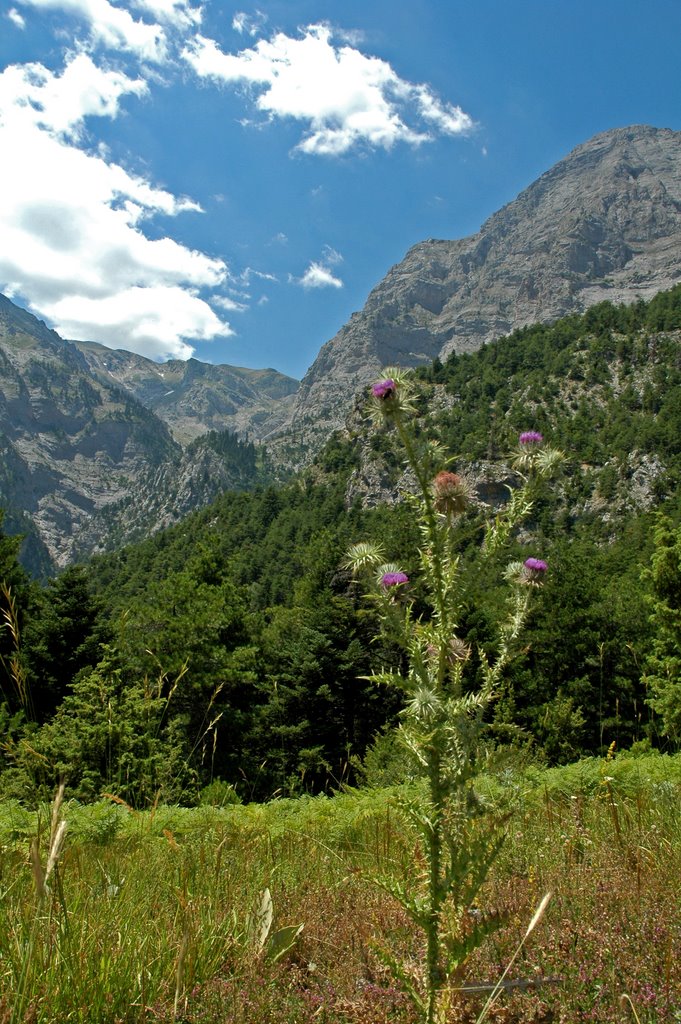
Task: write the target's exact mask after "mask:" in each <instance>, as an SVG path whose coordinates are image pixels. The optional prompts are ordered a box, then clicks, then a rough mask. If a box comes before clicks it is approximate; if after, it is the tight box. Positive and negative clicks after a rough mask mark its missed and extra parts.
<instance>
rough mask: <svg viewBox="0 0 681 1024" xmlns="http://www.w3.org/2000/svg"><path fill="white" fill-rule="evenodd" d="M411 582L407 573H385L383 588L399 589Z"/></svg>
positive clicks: (382, 582) (382, 580) (382, 577)
mask: <svg viewBox="0 0 681 1024" xmlns="http://www.w3.org/2000/svg"><path fill="white" fill-rule="evenodd" d="M408 582H409V577H408V576H407V574H406V572H384V573H383V575H382V576H381V586H382V587H399V586H401V585H402V584H404V583H408Z"/></svg>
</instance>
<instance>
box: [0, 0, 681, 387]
mask: <svg viewBox="0 0 681 1024" xmlns="http://www.w3.org/2000/svg"><path fill="white" fill-rule="evenodd" d="M679 39H681V3H679V2H678V0H647V2H646V3H645V4H644V3H643V2H641V0H637V2H634V0H562V2H556V0H522V2H521V0H476V2H475V3H472V2H471V0H467V2H458V0H391V2H387V0H385V2H384V0H373V2H372V0H363V2H358V0H343V2H342V3H339V2H336V3H331V2H325V0H316V2H308V0H285V2H284V0H276V2H267V0H263V2H261V3H258V4H257V5H255V6H251V5H248V4H239V3H236V4H231V3H225V2H218V0H206V2H205V3H203V4H199V3H196V2H194V0H116V2H114V0H11V2H10V3H7V2H5V0H2V2H0V156H1V159H0V291H3V292H4V293H5V294H8V295H10V297H12V298H13V299H14V301H16V302H17V303H19V304H20V305H24V306H26V307H27V308H29V309H30V310H31V311H32V312H33V313H35V314H36V315H38V316H40V317H41V318H42V319H44V320H46V321H47V323H48V324H49V325H50V326H54V327H55V328H56V329H57V330H58V331H59V332H60V333H61V334H62V335H63V336H64V337H67V338H79V339H90V340H95V341H100V342H102V343H104V344H107V345H111V346H112V347H114V348H127V349H130V350H132V351H137V352H140V353H141V354H143V355H146V356H149V357H151V358H154V359H164V358H171V357H174V358H187V357H188V356H190V355H191V354H194V355H196V356H197V357H198V358H199V359H203V360H206V361H209V362H224V363H232V364H236V365H241V366H251V367H262V366H273V367H275V368H276V369H279V370H281V371H282V372H285V373H289V374H291V375H292V376H295V377H302V375H303V374H304V373H305V371H306V369H307V368H308V367H309V365H310V364H311V363H312V361H313V360H314V358H315V356H316V354H317V352H318V351H319V348H320V347H321V345H322V344H323V343H324V342H325V341H327V340H328V339H329V338H331V337H332V336H333V335H334V334H335V333H336V331H337V330H338V329H339V328H340V327H341V326H342V325H343V324H344V323H345V322H346V321H347V320H348V319H349V317H350V315H351V313H352V312H353V311H354V310H358V309H361V307H362V306H363V304H364V302H365V300H366V297H367V295H368V293H369V291H370V290H371V288H372V287H373V286H374V285H375V284H377V283H378V281H379V280H380V279H381V278H382V277H383V275H384V274H385V273H386V272H387V270H388V269H389V268H390V267H391V266H392V265H393V264H394V263H397V262H398V261H399V260H401V259H402V257H403V256H404V254H405V252H406V251H407V249H408V248H409V247H410V246H411V245H413V244H415V243H416V242H419V241H422V240H423V239H426V238H460V237H463V236H465V235H468V234H471V233H473V232H475V231H476V230H477V229H478V228H479V227H480V225H481V224H482V223H483V221H484V220H485V219H486V218H487V217H488V216H490V214H492V213H493V212H494V211H495V210H497V209H498V208H499V207H501V206H502V205H504V204H505V203H507V202H509V201H511V200H512V199H513V198H515V196H516V195H517V194H518V192H519V191H521V190H522V189H523V188H525V187H526V186H527V185H529V184H530V183H531V182H532V181H533V180H534V179H535V178H537V177H538V176H539V175H540V174H541V173H542V172H543V171H545V170H547V169H548V168H549V167H550V166H551V165H552V164H553V163H555V162H556V161H557V160H559V159H561V158H562V157H563V156H565V155H566V154H567V153H568V152H569V151H570V150H571V149H572V148H573V147H574V146H576V145H578V144H579V143H581V142H584V141H586V140H587V139H588V138H590V137H591V136H592V135H594V134H596V133H597V132H600V131H604V130H606V129H609V128H615V127H621V126H624V125H628V124H652V125H655V126H657V127H666V128H673V129H676V130H680V129H681V89H680V88H679V55H678V45H679Z"/></svg>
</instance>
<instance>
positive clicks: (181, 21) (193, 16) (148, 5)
mask: <svg viewBox="0 0 681 1024" xmlns="http://www.w3.org/2000/svg"><path fill="white" fill-rule="evenodd" d="M133 4H134V6H135V7H137V8H139V9H140V10H142V11H148V12H149V14H151V15H153V17H154V18H157V19H158V20H159V21H164V22H166V23H167V24H168V25H172V26H173V27H175V28H178V29H191V28H193V27H195V26H196V25H200V24H201V17H202V12H201V8H200V7H193V6H192V5H191V4H190V3H187V0H133Z"/></svg>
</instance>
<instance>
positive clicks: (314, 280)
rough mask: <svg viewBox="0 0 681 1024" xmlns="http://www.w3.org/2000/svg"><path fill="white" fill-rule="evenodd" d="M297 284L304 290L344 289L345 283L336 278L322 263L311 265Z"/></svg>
mask: <svg viewBox="0 0 681 1024" xmlns="http://www.w3.org/2000/svg"><path fill="white" fill-rule="evenodd" d="M297 284H300V285H302V286H303V288H342V287H343V282H342V281H341V279H340V278H339V277H334V275H333V274H332V273H331V271H330V270H329V268H328V267H325V266H324V265H323V264H322V263H315V262H312V263H310V266H309V267H308V268H307V270H306V271H305V273H304V274H303V276H302V277H301V278H299V279H298V281H297Z"/></svg>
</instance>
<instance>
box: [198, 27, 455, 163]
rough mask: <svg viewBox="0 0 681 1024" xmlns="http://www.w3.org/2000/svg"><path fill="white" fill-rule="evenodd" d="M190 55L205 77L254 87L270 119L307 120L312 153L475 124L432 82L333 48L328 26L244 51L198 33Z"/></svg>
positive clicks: (304, 143)
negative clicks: (413, 79) (415, 82)
mask: <svg viewBox="0 0 681 1024" xmlns="http://www.w3.org/2000/svg"><path fill="white" fill-rule="evenodd" d="M183 56H184V58H185V60H186V61H187V62H188V63H189V64H190V65H191V67H193V69H194V71H195V72H196V74H197V75H199V76H200V77H202V78H211V79H213V80H215V81H218V82H224V83H229V84H234V85H247V86H249V87H251V88H252V89H253V91H254V92H255V93H256V101H255V102H256V106H257V108H258V109H259V110H261V111H263V112H264V113H266V114H267V115H268V116H269V117H270V118H274V117H281V118H284V117H290V118H294V119H296V120H299V121H303V122H306V123H307V126H308V127H307V133H306V134H305V136H304V138H303V139H302V140H301V142H300V143H299V144H298V147H297V148H298V149H300V150H301V151H302V152H305V153H316V154H326V155H338V154H342V153H346V152H347V151H348V150H350V149H351V148H352V147H354V146H356V145H358V144H367V145H370V146H382V147H384V148H385V149H389V148H390V147H391V146H393V145H394V144H395V143H396V142H398V141H401V142H407V143H410V144H411V145H419V144H420V143H422V142H425V141H428V140H430V139H432V138H433V137H434V134H433V133H434V132H440V133H444V134H448V135H457V134H461V133H462V132H465V131H467V130H469V129H470V128H472V126H473V122H472V120H471V118H470V117H469V116H468V114H465V113H464V112H463V111H462V110H461V109H460V108H459V107H455V106H453V105H452V104H450V103H442V102H441V101H440V100H439V99H438V98H437V97H436V96H435V95H434V93H433V92H432V91H431V90H430V88H429V87H428V86H427V85H422V84H419V85H413V84H412V83H410V82H407V81H404V80H403V79H401V78H399V77H398V75H397V74H396V73H395V72H394V71H393V69H392V67H391V66H390V64H388V63H387V62H386V61H383V60H381V59H379V58H378V57H367V56H365V55H364V54H363V53H360V52H359V50H357V49H354V48H353V47H352V46H350V45H344V46H340V47H335V46H333V45H332V30H331V28H330V27H329V26H327V25H310V26H308V27H307V28H306V29H305V30H304V32H303V34H302V36H301V37H300V38H297V39H294V38H291V37H290V36H287V35H284V33H282V32H279V33H277V34H276V35H274V36H273V37H272V38H271V39H270V40H263V39H261V40H260V41H259V42H258V43H256V45H255V46H254V47H252V48H251V49H247V50H242V51H240V52H239V53H237V54H229V53H223V51H222V50H220V48H219V47H218V45H217V43H216V42H215V41H214V40H212V39H208V38H206V37H204V36H201V35H196V37H195V38H194V39H193V40H192V42H191V43H190V44H189V45H188V46H186V47H185V49H184V51H183Z"/></svg>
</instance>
